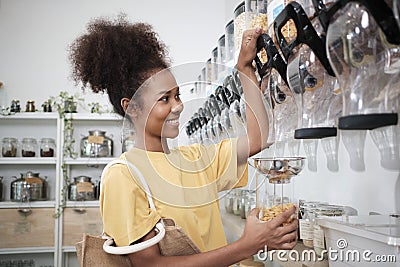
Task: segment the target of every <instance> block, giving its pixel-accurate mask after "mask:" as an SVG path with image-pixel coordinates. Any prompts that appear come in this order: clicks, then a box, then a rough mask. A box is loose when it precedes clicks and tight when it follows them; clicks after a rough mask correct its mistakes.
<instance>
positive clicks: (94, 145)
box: [81, 130, 113, 157]
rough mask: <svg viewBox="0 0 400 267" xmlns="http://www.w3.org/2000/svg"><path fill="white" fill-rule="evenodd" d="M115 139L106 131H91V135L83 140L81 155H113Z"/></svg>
mask: <svg viewBox="0 0 400 267" xmlns="http://www.w3.org/2000/svg"><path fill="white" fill-rule="evenodd" d="M112 156H113V140H112V139H111V138H110V137H107V136H106V132H105V131H101V130H93V131H89V136H86V137H84V138H82V140H81V157H112Z"/></svg>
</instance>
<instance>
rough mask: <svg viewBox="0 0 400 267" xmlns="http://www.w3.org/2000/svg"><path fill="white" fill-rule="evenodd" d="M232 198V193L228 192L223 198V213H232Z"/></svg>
mask: <svg viewBox="0 0 400 267" xmlns="http://www.w3.org/2000/svg"><path fill="white" fill-rule="evenodd" d="M233 198H234V195H233V192H232V191H229V192H228V193H227V194H226V196H225V199H224V202H225V211H226V212H227V213H233Z"/></svg>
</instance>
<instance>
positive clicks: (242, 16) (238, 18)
mask: <svg viewBox="0 0 400 267" xmlns="http://www.w3.org/2000/svg"><path fill="white" fill-rule="evenodd" d="M233 13H234V25H235V26H234V34H235V54H238V52H239V50H240V46H241V44H242V35H243V32H244V30H245V29H246V13H245V2H242V3H240V4H239V5H238V6H237V7H236V8H235V11H234V12H233Z"/></svg>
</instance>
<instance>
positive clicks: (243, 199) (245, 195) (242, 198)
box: [239, 189, 249, 219]
mask: <svg viewBox="0 0 400 267" xmlns="http://www.w3.org/2000/svg"><path fill="white" fill-rule="evenodd" d="M248 198H249V190H245V189H243V190H242V192H241V194H240V208H239V212H240V217H241V218H242V219H246V202H247V199H248Z"/></svg>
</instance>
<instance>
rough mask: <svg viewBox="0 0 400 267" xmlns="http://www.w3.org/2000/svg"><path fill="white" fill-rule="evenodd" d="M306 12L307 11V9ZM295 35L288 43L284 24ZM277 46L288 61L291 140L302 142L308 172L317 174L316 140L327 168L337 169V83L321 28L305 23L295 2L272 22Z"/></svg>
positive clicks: (308, 21) (338, 103)
mask: <svg viewBox="0 0 400 267" xmlns="http://www.w3.org/2000/svg"><path fill="white" fill-rule="evenodd" d="M307 9H309V8H308V7H307ZM289 23H291V27H293V28H294V32H295V33H296V34H295V36H292V37H291V38H290V40H289V41H288V40H287V38H286V37H285V36H284V32H286V28H287V26H286V25H290V24H289ZM274 32H275V37H276V39H277V43H278V44H279V47H280V49H281V51H282V53H283V55H284V56H285V59H286V60H287V62H288V66H287V77H288V78H287V79H288V83H289V86H290V89H291V91H292V92H293V95H294V97H295V102H296V105H297V108H298V111H299V112H298V126H299V127H298V128H297V129H296V130H295V133H294V138H295V139H303V145H304V150H305V152H306V156H307V160H308V169H309V170H310V171H317V147H318V142H319V139H321V142H322V143H323V145H324V150H325V152H326V154H327V159H328V168H329V169H330V170H331V171H337V170H338V159H337V154H338V153H337V152H338V151H337V149H338V141H339V140H338V139H337V138H336V136H337V128H336V123H335V119H336V118H335V117H333V116H332V115H334V116H337V115H338V114H340V112H341V105H340V104H341V103H340V97H339V96H337V94H336V93H335V90H336V91H337V81H336V78H335V74H334V72H333V70H332V68H331V66H330V64H329V61H328V59H327V55H326V50H325V42H324V40H323V37H321V35H322V34H323V28H322V26H321V24H320V23H319V19H318V17H314V19H313V20H312V21H310V20H309V18H308V15H307V13H306V11H305V10H304V9H303V7H302V6H301V5H300V4H299V3H297V2H291V3H289V4H288V5H287V6H286V7H285V8H284V10H282V12H281V13H280V14H279V15H278V16H277V17H276V19H275V21H274Z"/></svg>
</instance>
